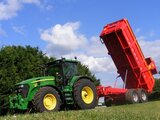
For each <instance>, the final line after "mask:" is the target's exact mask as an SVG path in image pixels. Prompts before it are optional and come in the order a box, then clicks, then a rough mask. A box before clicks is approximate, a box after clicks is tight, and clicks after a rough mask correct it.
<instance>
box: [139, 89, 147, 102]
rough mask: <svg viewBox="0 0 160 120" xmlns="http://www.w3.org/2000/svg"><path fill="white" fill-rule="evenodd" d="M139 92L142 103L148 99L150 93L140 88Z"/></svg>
mask: <svg viewBox="0 0 160 120" xmlns="http://www.w3.org/2000/svg"><path fill="white" fill-rule="evenodd" d="M137 92H138V96H139V100H140V102H141V103H144V102H147V101H148V95H147V92H146V91H145V90H144V89H138V90H137Z"/></svg>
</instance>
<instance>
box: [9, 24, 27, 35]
mask: <svg viewBox="0 0 160 120" xmlns="http://www.w3.org/2000/svg"><path fill="white" fill-rule="evenodd" d="M12 29H13V30H14V31H15V32H16V33H19V34H21V35H24V34H25V32H24V26H13V27H12Z"/></svg>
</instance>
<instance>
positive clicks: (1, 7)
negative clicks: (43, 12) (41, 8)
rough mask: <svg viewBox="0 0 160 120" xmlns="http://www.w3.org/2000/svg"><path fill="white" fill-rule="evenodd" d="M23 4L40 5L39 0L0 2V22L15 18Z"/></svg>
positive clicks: (8, 0) (5, 0)
mask: <svg viewBox="0 0 160 120" xmlns="http://www.w3.org/2000/svg"><path fill="white" fill-rule="evenodd" d="M23 4H35V5H40V4H41V2H40V0H4V1H2V2H0V20H8V19H10V18H12V17H15V16H17V12H18V11H20V10H21V9H22V7H23Z"/></svg>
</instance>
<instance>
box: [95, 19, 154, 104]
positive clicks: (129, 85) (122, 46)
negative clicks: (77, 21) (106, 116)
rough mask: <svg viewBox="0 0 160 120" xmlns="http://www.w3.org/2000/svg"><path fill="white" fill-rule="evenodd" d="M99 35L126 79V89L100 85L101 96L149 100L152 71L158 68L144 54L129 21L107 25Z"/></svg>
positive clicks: (135, 101)
mask: <svg viewBox="0 0 160 120" xmlns="http://www.w3.org/2000/svg"><path fill="white" fill-rule="evenodd" d="M100 38H101V42H102V43H104V44H105V46H106V48H107V49H108V54H109V55H110V56H111V58H112V60H113V62H114V64H115V66H116V68H117V73H118V74H119V75H120V77H121V78H122V80H123V82H124V88H122V89H119V88H111V87H103V86H99V87H97V90H98V95H99V97H101V96H105V99H106V98H109V99H107V100H108V101H110V102H111V101H112V102H113V101H117V100H116V99H117V98H118V99H119V98H120V99H121V101H124V100H123V99H125V100H127V101H128V102H129V103H137V102H145V101H147V94H148V93H151V92H152V89H153V87H154V78H153V74H156V73H157V69H156V65H155V63H154V61H153V60H152V59H151V58H145V57H144V55H143V53H142V50H141V48H140V46H139V44H138V42H137V40H136V37H135V35H134V33H133V31H132V29H131V27H130V25H129V23H128V20H127V19H122V20H119V21H117V22H114V23H111V24H108V25H106V26H105V27H104V29H103V30H102V32H101V34H100ZM117 96H118V97H117ZM107 100H106V101H107Z"/></svg>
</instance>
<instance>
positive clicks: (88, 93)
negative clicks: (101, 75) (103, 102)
mask: <svg viewBox="0 0 160 120" xmlns="http://www.w3.org/2000/svg"><path fill="white" fill-rule="evenodd" d="M81 96H82V100H83V101H84V102H85V103H86V104H90V103H92V101H93V98H94V94H93V90H92V89H91V88H90V87H88V86H86V87H84V88H83V89H82V92H81Z"/></svg>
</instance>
